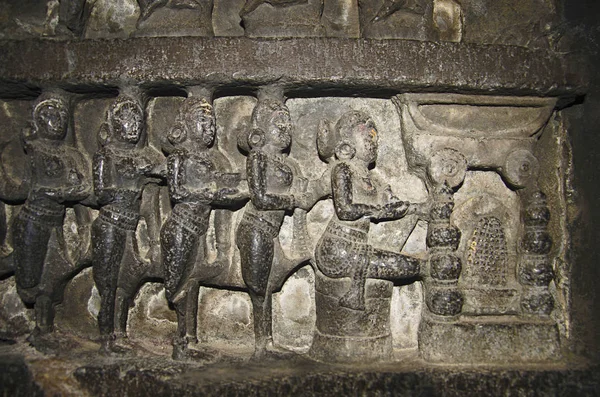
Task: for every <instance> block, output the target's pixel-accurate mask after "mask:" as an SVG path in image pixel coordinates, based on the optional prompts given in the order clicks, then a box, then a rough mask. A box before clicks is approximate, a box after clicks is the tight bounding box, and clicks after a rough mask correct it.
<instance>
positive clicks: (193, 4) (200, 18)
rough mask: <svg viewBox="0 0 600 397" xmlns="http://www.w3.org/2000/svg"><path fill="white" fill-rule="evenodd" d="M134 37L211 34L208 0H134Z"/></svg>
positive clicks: (209, 0) (210, 11) (207, 35)
mask: <svg viewBox="0 0 600 397" xmlns="http://www.w3.org/2000/svg"><path fill="white" fill-rule="evenodd" d="M138 4H139V6H140V17H139V19H138V21H137V29H136V32H135V35H137V36H180V35H185V36H205V37H210V36H213V27H212V9H213V2H212V1H211V0H138Z"/></svg>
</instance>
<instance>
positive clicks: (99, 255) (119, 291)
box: [92, 89, 163, 353]
mask: <svg viewBox="0 0 600 397" xmlns="http://www.w3.org/2000/svg"><path fill="white" fill-rule="evenodd" d="M144 129H145V112H144V106H143V100H142V97H141V94H140V93H139V92H137V91H135V90H132V89H124V90H123V91H122V92H121V93H120V94H119V96H118V97H117V99H115V101H114V102H113V103H112V104H111V106H110V108H109V109H108V111H107V115H106V123H105V124H104V125H103V126H102V129H101V131H100V139H101V148H100V149H99V150H98V151H97V152H96V154H95V155H94V161H93V171H94V193H95V194H96V196H97V199H98V204H99V205H100V206H101V208H100V213H99V215H98V218H96V220H95V221H94V223H93V225H92V237H93V241H92V242H93V245H92V249H93V270H94V281H95V282H96V287H97V288H98V292H99V293H100V297H101V304H100V312H99V313H98V325H99V327H100V334H101V337H102V351H103V352H105V353H109V352H121V351H123V350H124V349H123V346H119V344H118V343H117V337H118V338H119V340H122V338H124V337H126V327H127V315H128V311H129V307H130V305H131V303H132V301H131V300H132V299H133V297H134V296H135V293H136V292H137V289H138V287H139V285H140V284H141V282H142V280H143V279H144V277H147V276H148V270H149V269H150V268H151V263H150V262H149V261H147V260H145V259H143V258H141V257H140V253H139V250H138V242H137V238H136V233H135V232H136V228H137V225H138V221H139V218H140V201H141V196H142V192H143V190H144V188H145V186H146V185H147V184H149V183H156V182H157V176H159V170H158V167H159V166H160V164H161V163H162V162H163V157H162V155H161V154H160V153H159V152H158V151H157V150H156V149H154V148H152V147H150V146H148V145H147V144H146V137H145V136H144ZM115 330H116V332H115Z"/></svg>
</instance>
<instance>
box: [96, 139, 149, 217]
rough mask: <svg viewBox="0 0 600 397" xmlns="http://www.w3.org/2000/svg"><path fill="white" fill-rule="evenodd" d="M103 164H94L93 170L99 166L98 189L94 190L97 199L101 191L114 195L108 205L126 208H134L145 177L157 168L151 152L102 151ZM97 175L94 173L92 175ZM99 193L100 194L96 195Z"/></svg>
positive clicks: (141, 150)
mask: <svg viewBox="0 0 600 397" xmlns="http://www.w3.org/2000/svg"><path fill="white" fill-rule="evenodd" d="M102 154H103V155H104V159H105V160H104V163H103V164H98V163H97V162H96V163H95V164H94V167H95V168H96V169H97V168H98V167H100V166H102V167H103V168H104V170H103V172H101V177H100V179H101V181H100V182H101V183H102V186H103V187H102V188H100V189H99V188H98V187H96V195H101V194H102V193H103V192H102V191H101V190H104V189H106V190H109V191H112V192H113V193H114V195H113V196H112V198H111V200H110V203H111V204H120V205H123V206H126V207H130V206H135V205H136V204H138V203H137V202H138V200H139V198H140V197H141V194H142V190H143V187H144V185H145V184H146V183H147V182H148V179H147V178H148V177H147V175H148V173H149V172H150V170H152V168H153V167H154V166H156V165H157V164H158V159H157V157H158V156H157V155H158V154H157V153H154V151H153V150H152V149H149V148H144V149H133V150H123V149H117V148H104V149H103V150H102ZM96 172H98V171H96ZM98 190H100V191H98Z"/></svg>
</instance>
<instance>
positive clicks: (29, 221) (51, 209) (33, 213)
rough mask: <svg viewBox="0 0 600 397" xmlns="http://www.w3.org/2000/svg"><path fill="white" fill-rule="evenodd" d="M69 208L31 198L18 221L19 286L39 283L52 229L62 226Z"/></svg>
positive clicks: (16, 271)
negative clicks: (66, 210) (66, 209)
mask: <svg viewBox="0 0 600 397" xmlns="http://www.w3.org/2000/svg"><path fill="white" fill-rule="evenodd" d="M64 217H65V207H64V206H62V205H60V204H58V203H56V202H54V201H49V200H36V201H31V200H27V201H26V202H25V204H24V205H23V207H21V211H19V214H18V215H17V217H16V218H15V221H14V236H13V238H14V240H15V241H18V242H19V244H18V245H17V246H15V250H14V261H15V276H16V277H15V278H16V281H17V285H18V287H19V288H32V287H35V286H36V285H38V284H39V282H40V278H41V276H42V271H43V268H44V261H45V259H46V252H47V249H48V242H49V240H50V236H51V234H52V230H55V229H60V228H62V225H63V220H64Z"/></svg>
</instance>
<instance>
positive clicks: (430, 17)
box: [20, 0, 462, 41]
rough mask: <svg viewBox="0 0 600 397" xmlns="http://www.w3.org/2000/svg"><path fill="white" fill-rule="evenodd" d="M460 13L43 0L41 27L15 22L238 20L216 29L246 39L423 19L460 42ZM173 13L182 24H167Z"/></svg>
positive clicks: (380, 4)
mask: <svg viewBox="0 0 600 397" xmlns="http://www.w3.org/2000/svg"><path fill="white" fill-rule="evenodd" d="M461 12H462V11H461V6H460V3H459V2H457V1H456V0H436V1H433V0H383V1H381V0H360V1H356V0H355V1H339V0H333V1H332V0H246V1H243V0H240V1H237V2H233V3H232V2H217V1H213V0H137V1H136V0H122V1H121V4H120V5H113V4H111V2H108V1H105V0H49V1H48V2H47V9H46V19H45V22H44V23H43V26H42V27H38V28H37V29H35V28H34V27H33V26H28V25H27V24H24V23H22V22H21V23H20V25H21V26H23V27H25V28H26V30H29V31H35V30H41V34H42V35H45V36H55V35H59V36H60V35H68V36H75V37H81V36H85V35H86V29H87V30H94V29H99V30H101V29H102V28H101V25H102V23H103V22H104V23H105V24H107V23H108V24H110V22H112V21H114V23H113V24H114V25H115V26H117V27H119V26H120V25H123V26H120V28H123V29H125V28H126V27H125V25H127V23H125V22H123V21H125V20H128V19H131V18H134V19H133V21H132V22H133V25H135V29H134V26H131V27H129V29H132V30H133V31H135V30H137V33H136V34H140V35H153V36H162V35H166V36H170V35H173V34H178V35H179V34H181V35H189V34H191V35H194V36H213V35H215V33H216V34H219V32H215V31H214V29H213V25H215V23H213V19H218V18H220V19H223V21H222V22H221V23H223V24H224V25H227V24H232V23H234V22H233V21H236V22H237V23H238V24H239V25H240V26H234V27H229V28H227V29H225V28H223V29H221V30H223V32H220V33H221V34H223V35H225V36H228V35H240V34H241V35H243V34H244V33H245V34H246V35H247V36H251V37H265V36H267V37H271V36H281V37H294V36H333V37H360V36H364V37H378V35H379V36H381V35H382V34H383V36H389V37H402V36H401V34H402V33H401V31H402V30H403V29H406V28H407V26H408V27H409V28H411V29H413V30H419V29H422V28H421V27H419V26H418V25H419V24H418V23H415V22H414V20H415V18H416V19H417V20H419V19H421V18H423V19H427V21H428V25H431V27H430V30H432V31H433V30H434V27H435V30H436V31H438V32H439V33H438V36H439V38H440V39H441V40H450V41H460V37H461V30H462V20H461V18H462V16H461ZM396 13H400V14H402V18H399V22H395V24H397V25H398V26H394V25H393V26H386V25H385V23H383V22H384V21H386V20H388V19H392V18H390V17H392V16H393V15H394V14H396ZM104 14H106V15H104ZM119 14H122V15H119ZM119 17H120V18H119ZM93 18H99V20H98V21H94V22H92V23H91V25H93V27H92V28H89V27H88V25H90V19H93ZM102 18H108V19H106V20H101V19H102ZM111 18H112V19H111ZM135 18H137V22H136V21H135ZM173 18H175V20H179V21H180V22H182V23H183V24H184V25H185V26H178V25H177V24H176V23H173ZM119 19H120V20H119ZM217 24H218V21H217ZM421 24H422V23H421ZM96 25H98V26H96ZM379 25H384V26H383V27H380V26H379ZM405 25H407V26H405ZM413 25H414V26H413ZM373 29H375V30H377V29H382V30H383V33H382V32H378V33H373V32H370V30H373ZM115 30H118V29H112V30H111V31H108V30H107V32H106V34H107V36H109V37H112V34H114V31H115ZM394 30H398V31H399V32H394ZM385 32H387V33H385ZM398 34H400V36H397V35H398ZM414 34H417V33H414ZM100 36H101V33H100ZM100 36H98V37H100ZM408 38H411V36H409V37H408Z"/></svg>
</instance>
